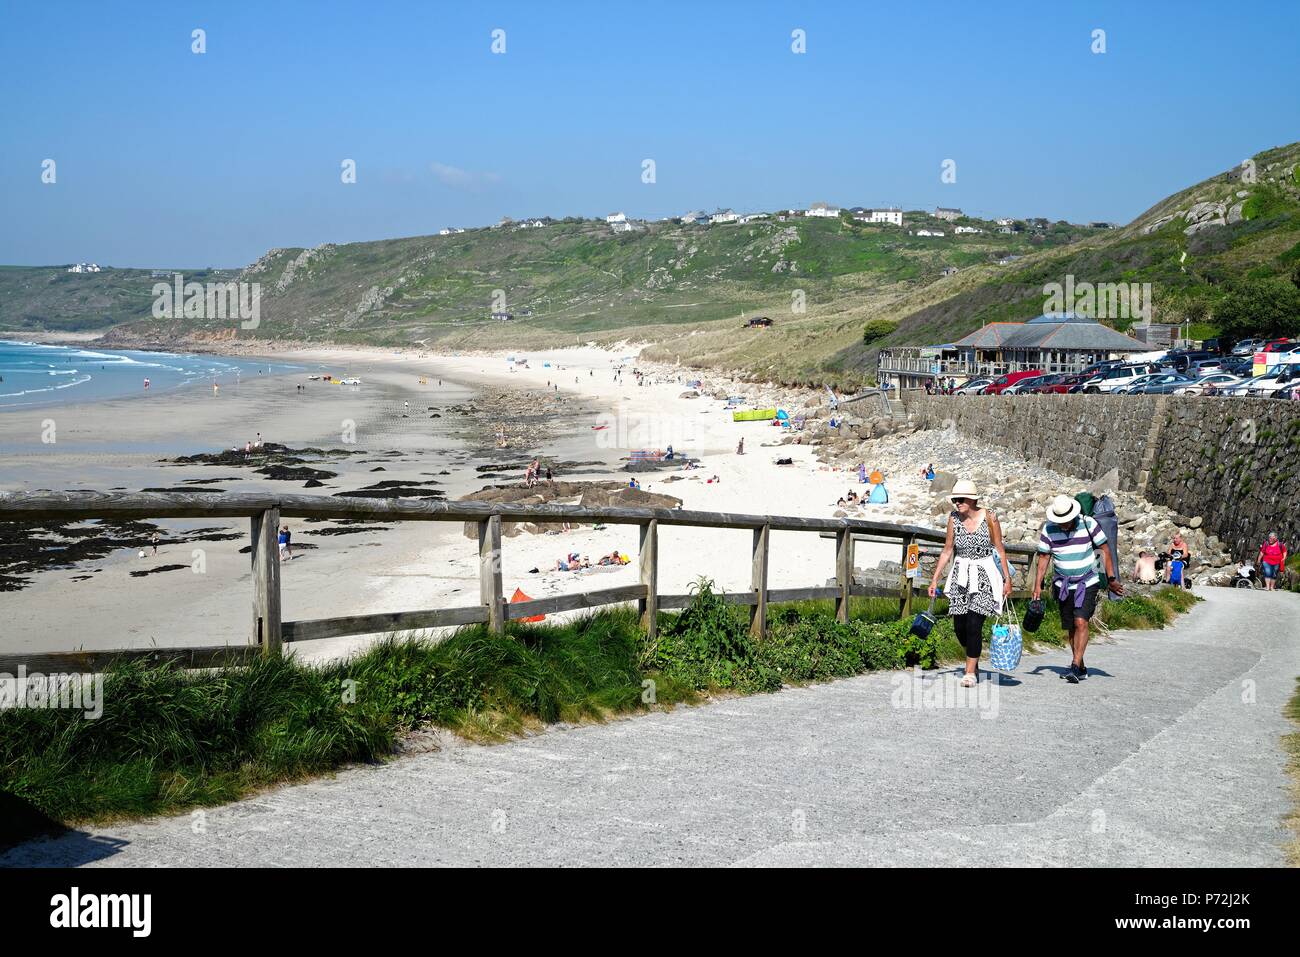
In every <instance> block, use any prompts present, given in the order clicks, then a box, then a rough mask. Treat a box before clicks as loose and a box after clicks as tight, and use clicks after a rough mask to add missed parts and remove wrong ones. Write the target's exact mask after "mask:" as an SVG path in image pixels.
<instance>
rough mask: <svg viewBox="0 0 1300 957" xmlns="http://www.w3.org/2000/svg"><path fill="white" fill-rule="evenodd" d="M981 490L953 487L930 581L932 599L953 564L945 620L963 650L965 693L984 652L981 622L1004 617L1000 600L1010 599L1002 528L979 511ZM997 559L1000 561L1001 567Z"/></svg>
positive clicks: (967, 484) (962, 485) (963, 485)
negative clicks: (944, 532)
mask: <svg viewBox="0 0 1300 957" xmlns="http://www.w3.org/2000/svg"><path fill="white" fill-rule="evenodd" d="M979 497H980V493H979V489H977V488H976V487H975V483H974V482H971V481H969V480H967V479H962V480H961V481H960V482H958V483H957V484H956V485H954V486H953V487H952V492H950V493H949V495H948V498H949V499H951V500H952V504H953V510H952V512H951V513H950V514H949V515H948V534H947V537H946V538H945V539H944V543H943V551H942V552H940V553H939V560H938V562H936V563H935V566H934V576H933V577H932V578H931V579H930V597H931V598H933V597H934V596H935V594H936V593H937V591H938V589H939V575H940V574H941V573H942V572H943V569H944V567H945V566H947V565H948V564H949V562H951V563H952V568H951V569H950V571H949V572H948V584H947V585H946V586H944V593H945V594H946V595H947V596H948V614H949V615H951V616H952V625H953V631H955V632H956V634H957V640H958V641H959V642H961V644H962V647H963V648H965V649H966V674H965V676H964V677H963V678H962V679H961V683H962V684H963V685H964V686H965V687H968V688H969V687H970V686H971V685H973V684H975V683H976V682H977V681H978V680H979V662H980V652H981V651H982V650H983V648H984V621H985V619H987V618H988V617H989V616H991V615H996V614H999V613H1000V612H1001V611H1002V602H1003V600H1004V599H1005V598H1006V597H1007V596H1008V595H1010V594H1011V577H1010V575H1008V574H1004V573H1003V569H1009V568H1010V567H1011V565H1010V564H1009V563H1008V562H1007V553H1006V550H1005V549H1004V548H1003V546H1002V526H1001V525H999V524H998V519H997V516H996V515H994V514H993V513H992V512H990V511H989V510H988V509H987V508H980V507H979ZM995 556H996V558H997V559H1000V560H1001V565H1000V566H999V565H998V563H997V561H995Z"/></svg>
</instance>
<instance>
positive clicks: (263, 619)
mask: <svg viewBox="0 0 1300 957" xmlns="http://www.w3.org/2000/svg"><path fill="white" fill-rule="evenodd" d="M249 525H250V538H251V540H252V548H251V549H250V551H251V552H252V556H251V557H252V561H253V643H254V644H256V645H261V647H262V652H263V653H264V654H268V655H270V654H275V653H277V652H279V650H280V548H279V541H278V536H279V532H280V510H279V509H278V508H268V509H266V510H265V511H262V512H256V513H255V514H254V515H253V516H252V517H251V518H250V519H249Z"/></svg>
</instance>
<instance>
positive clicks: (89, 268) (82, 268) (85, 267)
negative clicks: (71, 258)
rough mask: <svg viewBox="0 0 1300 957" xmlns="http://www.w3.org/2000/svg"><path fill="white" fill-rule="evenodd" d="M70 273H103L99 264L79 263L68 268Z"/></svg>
mask: <svg viewBox="0 0 1300 957" xmlns="http://www.w3.org/2000/svg"><path fill="white" fill-rule="evenodd" d="M68 272H103V269H102V268H101V267H100V265H99V263H77V264H76V265H74V266H69V267H68Z"/></svg>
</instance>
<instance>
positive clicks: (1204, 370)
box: [1183, 357, 1227, 379]
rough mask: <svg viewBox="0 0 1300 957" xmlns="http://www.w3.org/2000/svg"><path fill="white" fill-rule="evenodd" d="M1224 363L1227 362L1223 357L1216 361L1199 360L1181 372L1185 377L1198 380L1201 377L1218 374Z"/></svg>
mask: <svg viewBox="0 0 1300 957" xmlns="http://www.w3.org/2000/svg"><path fill="white" fill-rule="evenodd" d="M1226 362H1227V360H1226V359H1224V358H1223V357H1219V358H1217V359H1200V360H1198V361H1196V362H1193V363H1192V364H1191V365H1189V366H1188V367H1187V368H1186V369H1185V370H1183V372H1184V374H1185V375H1189V376H1191V377H1192V378H1193V379H1199V378H1200V377H1201V376H1203V375H1209V374H1210V373H1211V372H1218V371H1219V370H1220V369H1222V368H1223V366H1224V364H1225V363H1226Z"/></svg>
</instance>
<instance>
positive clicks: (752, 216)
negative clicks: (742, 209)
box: [736, 213, 767, 226]
mask: <svg viewBox="0 0 1300 957" xmlns="http://www.w3.org/2000/svg"><path fill="white" fill-rule="evenodd" d="M758 219H767V213H748V214H746V215H744V216H741V217H740V219H738V220H736V222H738V223H740V224H741V225H742V226H743V225H744V224H745V223H752V222H754V221H755V220H758Z"/></svg>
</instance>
